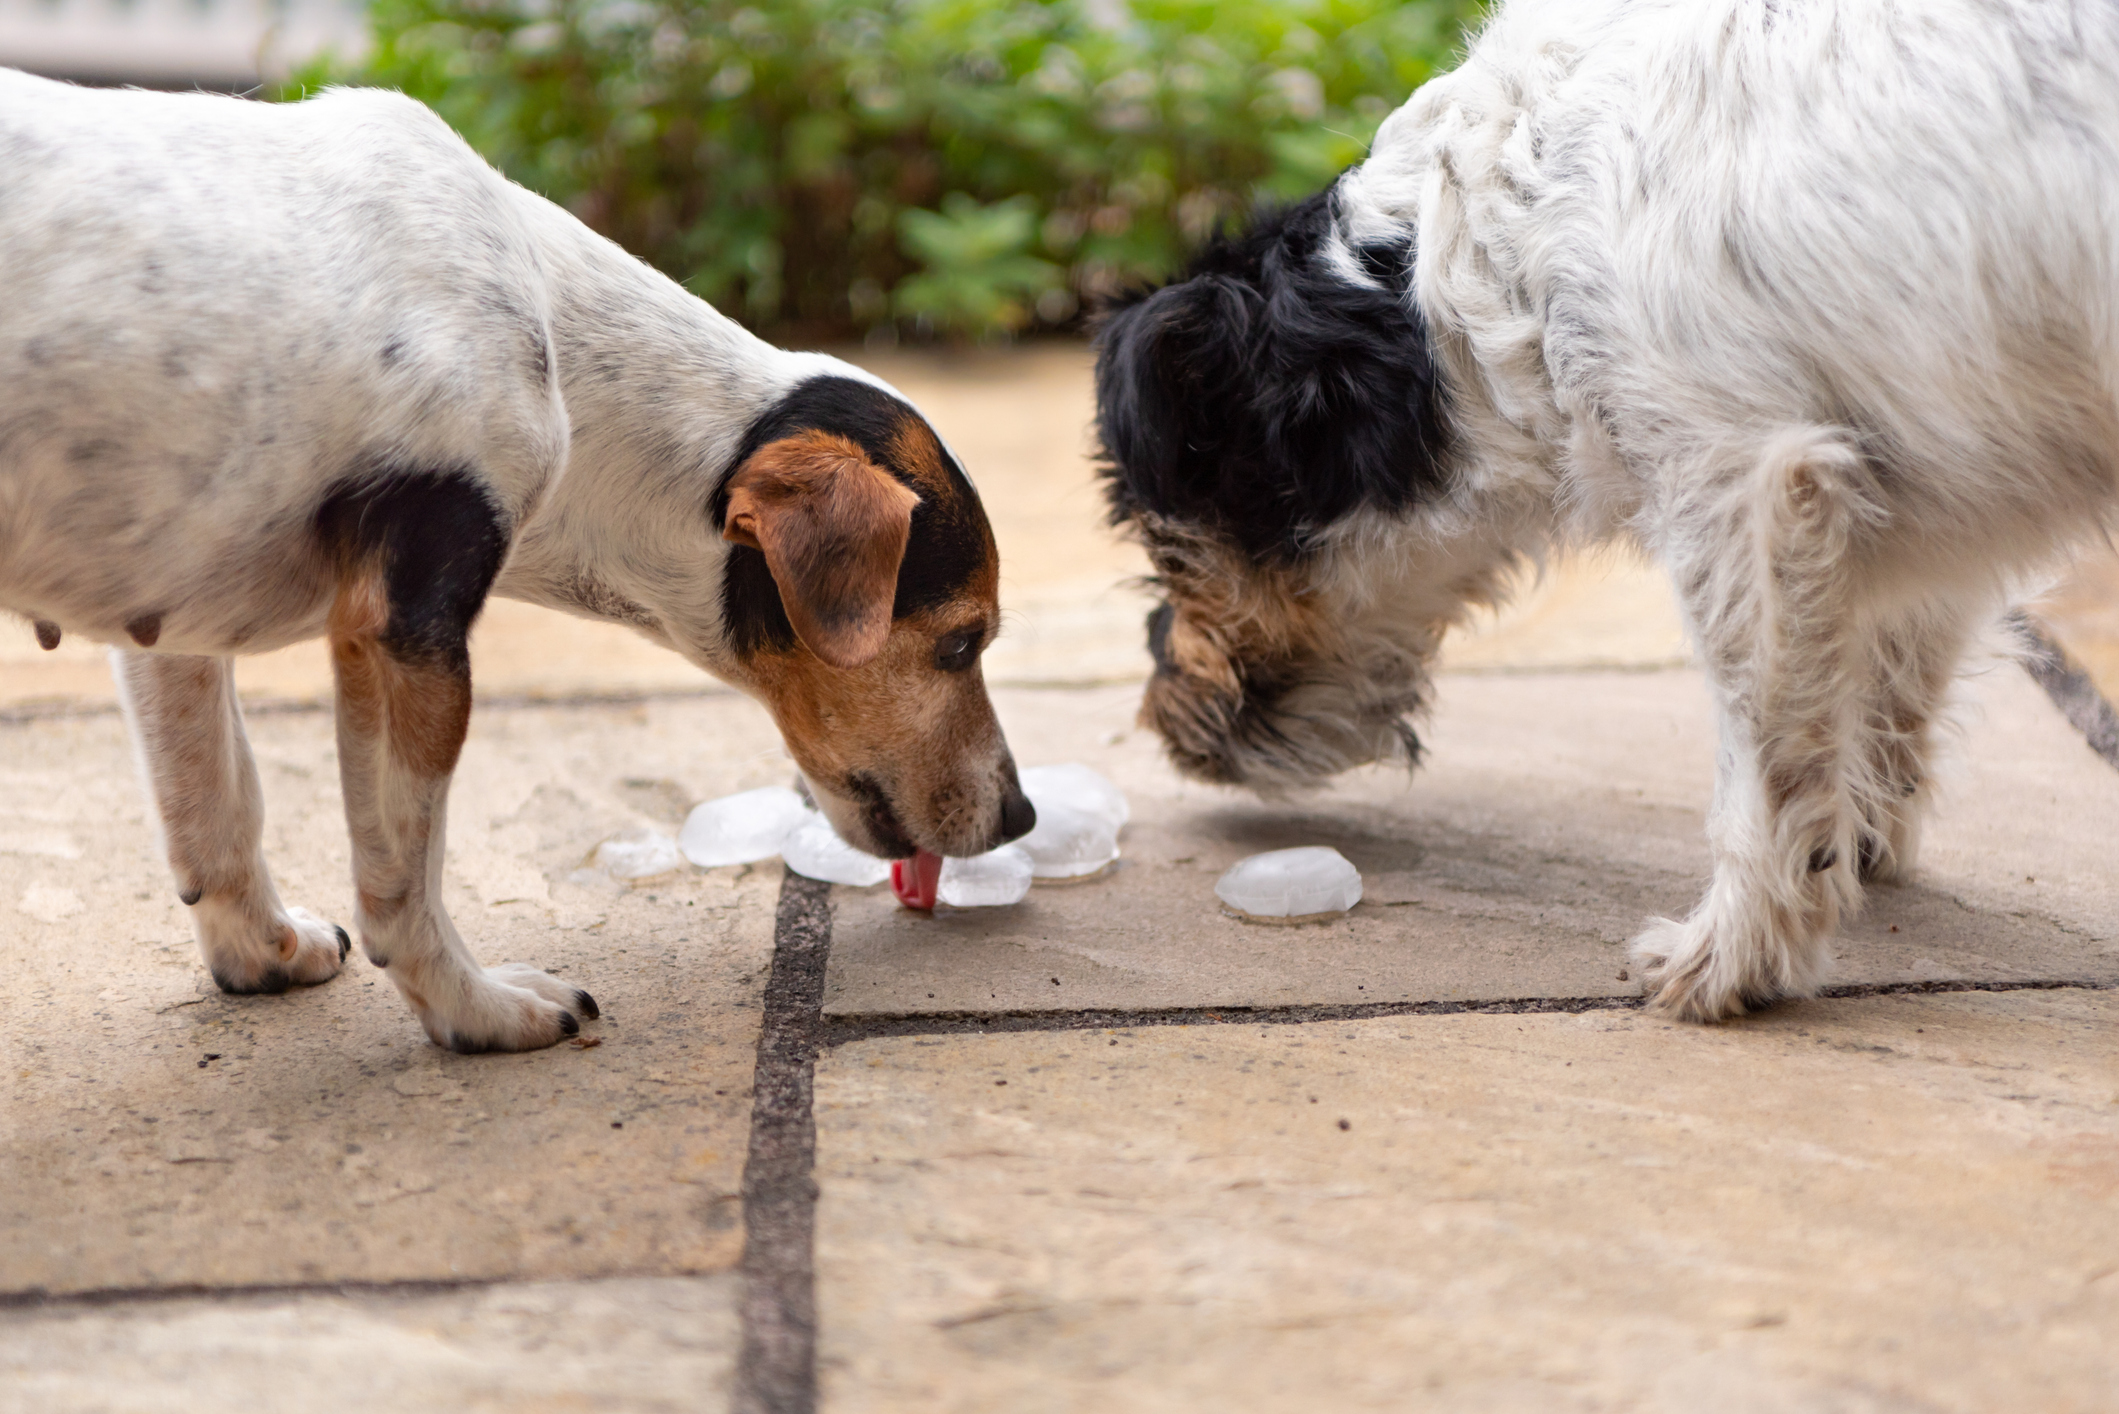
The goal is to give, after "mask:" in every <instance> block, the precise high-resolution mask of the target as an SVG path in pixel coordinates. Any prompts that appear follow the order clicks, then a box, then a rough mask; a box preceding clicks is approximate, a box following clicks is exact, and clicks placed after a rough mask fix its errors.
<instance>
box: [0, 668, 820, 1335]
mask: <svg viewBox="0 0 2119 1414" xmlns="http://www.w3.org/2000/svg"><path fill="white" fill-rule="evenodd" d="M251 732H252V737H253V741H254V743H255V746H256V750H257V755H258V758H259V761H260V771H261V775H262V778H263V783H264V789H265V795H266V801H267V818H268V825H267V836H266V850H267V856H268V859H269V860H270V862H271V864H272V866H273V868H274V870H275V873H276V875H277V877H278V879H279V882H280V887H281V891H282V894H283V896H284V897H286V898H287V899H288V900H289V901H290V902H301V903H304V904H306V905H308V906H309V907H312V908H315V909H316V910H317V911H319V912H321V913H324V914H325V915H326V916H329V917H336V918H339V919H345V918H346V917H348V916H349V913H350V902H351V900H350V894H351V887H350V881H349V879H348V865H347V846H346V840H345V826H344V822H343V819H342V817H341V815H340V804H339V796H338V778H337V771H336V768H335V765H334V759H333V752H332V742H331V733H332V728H331V721H330V718H329V717H328V716H327V715H325V714H322V713H302V714H277V715H268V716H263V717H258V718H255V719H253V721H252V722H251ZM0 763H4V764H0V962H4V964H5V966H6V968H7V971H8V975H9V985H8V987H7V988H6V989H5V990H4V992H0V1020H4V1022H5V1032H6V1035H7V1038H8V1040H7V1050H6V1054H7V1059H6V1072H7V1083H6V1085H5V1086H4V1087H0V1172H4V1173H5V1174H6V1175H7V1181H6V1183H5V1184H0V1293H4V1292H21V1291H25V1290H38V1289H41V1290H45V1291H50V1292H68V1291H84V1290H97V1289H106V1288H139V1287H164V1286H183V1285H190V1284H200V1285H211V1286H224V1285H247V1284H259V1283H289V1282H299V1283H313V1282H327V1281H340V1280H359V1281H369V1282H374V1281H399V1280H408V1279H437V1278H438V1279H448V1278H502V1277H549V1276H562V1275H566V1276H577V1275H600V1274H612V1273H632V1274H654V1273H682V1272H697V1271H707V1270H714V1269H718V1268H723V1267H727V1266H729V1265H731V1264H732V1263H733V1262H734V1261H735V1260H736V1257H737V1255H738V1250H739V1247H740V1240H741V1239H740V1233H741V1226H740V1219H741V1214H740V1211H739V1204H738V1202H737V1198H736V1195H737V1192H738V1185H739V1178H740V1172H741V1167H742V1162H743V1155H744V1150H745V1143H746V1133H747V1128H746V1126H747V1120H748V1116H749V1110H750V1080H751V1070H752V1064H753V1052H754V1047H755V1044H756V1036H757V1024H758V995H759V992H760V989H761V987H762V985H763V977H764V974H765V970H766V967H767V964H768V961H769V957H770V953H771V946H772V937H771V930H772V910H773V906H774V900H775V896H776V892H777V887H778V880H779V868H778V866H777V865H774V866H771V867H769V868H764V869H756V870H750V871H747V872H745V871H737V870H721V871H715V872H712V873H701V872H699V871H696V870H689V869H688V870H687V871H686V872H684V873H683V874H680V875H677V876H673V877H671V878H668V879H665V880H662V881H657V882H650V883H647V884H644V885H641V886H638V887H634V888H630V889H628V888H623V887H620V886H618V885H616V884H612V883H609V882H607V881H603V882H599V881H597V880H596V878H595V877H594V876H590V878H589V882H586V883H583V882H576V881H575V876H576V871H577V870H578V869H579V868H580V866H581V864H582V863H583V862H584V859H585V856H586V855H587V854H588V853H589V852H590V851H591V850H592V849H593V847H594V846H595V844H596V843H597V842H598V841H599V840H602V839H605V838H608V837H610V836H611V835H612V834H614V833H617V832H618V831H620V830H622V829H625V828H628V827H633V826H637V825H639V824H641V823H656V824H659V825H661V826H662V827H664V828H671V827H673V826H674V824H675V823H676V821H677V820H679V819H681V818H682V815H683V812H684V809H685V807H686V806H687V805H688V804H689V803H690V802H691V801H693V800H696V799H699V798H701V797H704V796H708V795H715V794H721V793H724V792H727V791H732V790H738V789H743V788H747V787H749V786H753V785H759V784H764V783H766V782H781V781H785V780H786V779H787V778H788V774H789V766H788V764H787V762H786V760H785V758H784V756H782V755H781V753H780V748H779V745H778V741H777V738H776V737H775V736H774V734H773V731H772V727H771V724H770V722H769V721H767V720H766V719H765V717H764V714H763V713H762V712H759V711H758V710H757V709H756V708H754V707H752V706H750V705H749V704H748V703H745V702H742V701H740V700H738V699H733V698H719V699H694V700H689V701H681V702H655V703H647V704H642V705H639V706H635V707H600V708H567V709H560V708H537V709H516V710H512V711H508V710H484V711H480V712H478V713H475V714H474V717H473V724H472V731H471V739H470V742H469V744H468V745H467V747H466V749H465V753H464V759H463V767H462V770H461V772H460V773H459V776H458V778H457V784H456V788H455V792H454V795H453V797H452V801H451V807H450V827H451V828H450V855H449V863H448V873H447V880H446V897H447V900H448V903H449V907H450V909H451V911H452V913H453V915H454V917H455V918H456V919H457V920H458V923H459V926H460V927H461V928H462V930H463V932H464V934H465V936H466V938H467V939H468V940H469V941H470V943H471V946H472V949H473V951H474V952H476V953H478V954H479V955H480V956H482V957H483V958H485V959H486V960H487V961H489V962H500V961H507V960H518V961H525V962H531V963H534V964H536V965H539V966H543V967H547V968H550V969H552V970H554V971H556V972H558V973H560V974H561V975H564V976H566V977H567V978H569V979H571V980H574V981H577V982H579V983H580V984H581V985H583V986H585V987H587V988H588V989H589V990H590V991H592V992H593V993H594V994H595V995H596V996H597V998H598V999H599V1000H600V1002H601V1003H602V1005H603V1008H604V1011H605V1017H606V1019H605V1020H604V1021H603V1022H601V1023H591V1024H590V1025H589V1026H588V1027H587V1028H586V1029H587V1032H588V1034H589V1035H591V1036H593V1037H595V1038H597V1039H598V1040H599V1041H600V1044H598V1045H597V1046H595V1047H594V1048H593V1049H578V1048H576V1047H574V1046H572V1045H562V1046H560V1047H557V1048H555V1049H553V1050H550V1051H544V1052H537V1053H532V1054H527V1055H518V1056H457V1055H453V1054H450V1053H448V1052H445V1051H442V1050H440V1049H438V1048H436V1047H434V1046H433V1045H431V1044H430V1043H429V1042H428V1041H427V1039H426V1036H425V1034H424V1033H423V1032H422V1031H421V1030H420V1029H419V1026H418V1024H417V1023H416V1022H415V1021H414V1019H413V1018H412V1016H411V1013H410V1012H409V1010H408V1009H407V1008H406V1007H405V1005H404V1004H403V1003H402V1002H401V1001H400V1000H399V998H398V997H397V995H396V991H395V989H394V988H392V987H391V986H390V985H389V984H388V983H387V981H386V980H385V979H384V978H383V977H382V975H381V974H380V973H379V972H377V971H376V970H375V969H374V968H373V967H371V966H369V965H368V963H367V962H366V961H365V960H364V959H363V958H362V956H361V955H360V953H359V952H358V951H356V952H355V954H354V956H353V958H352V959H351V960H350V961H349V963H348V967H347V970H346V971H345V972H344V973H343V974H341V975H340V976H339V977H338V978H336V979H335V980H333V981H331V982H329V983H326V984H324V985H323V986H321V987H316V988H310V989H302V990H298V991H296V992H293V993H290V994H288V995H285V996H281V997H227V996H223V995H222V994H220V993H219V992H218V991H216V990H214V988H213V986H212V983H211V981H210V980H209V979H208V978H207V976H206V974H205V969H204V966H203V964H202V963H201V962H200V960H199V956H198V952H197V948H196V945H195V943H194V942H193V940H192V936H191V931H190V927H189V925H188V923H187V921H186V919H185V917H184V915H183V910H182V908H181V906H180V905H179V904H178V903H177V902H176V899H175V897H174V894H173V890H172V887H171V885H170V883H169V879H168V875H167V872H166V870H165V867H164V865H163V864H162V862H161V860H160V859H159V857H158V854H157V850H156V847H155V842H154V837H153V831H152V829H151V828H150V825H149V822H148V818H147V816H148V811H147V806H146V801H145V798H144V796H143V794H142V792H141V790H140V788H139V786H138V785H137V784H136V782H135V779H134V773H133V767H132V762H131V756H130V751H129V749H128V748H127V746H126V743H125V738H124V729H123V726H122V724H121V723H120V722H119V720H118V719H117V718H115V717H111V716H103V717H90V718H71V719H60V720H42V721H34V722H28V723H18V724H15V725H11V726H5V727H0ZM621 1126H622V1127H621Z"/></svg>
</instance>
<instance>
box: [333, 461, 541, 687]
mask: <svg viewBox="0 0 2119 1414" xmlns="http://www.w3.org/2000/svg"><path fill="white" fill-rule="evenodd" d="M316 533H317V538H318V539H319V540H321V541H322V542H323V543H324V545H325V546H326V547H327V548H328V549H329V550H330V551H331V552H332V553H334V554H335V555H336V556H338V557H339V558H340V560H341V562H342V563H343V564H345V565H346V566H348V567H349V568H350V567H352V566H354V565H358V564H360V563H362V562H364V561H367V560H369V559H370V558H379V559H380V561H381V565H382V573H383V586H384V593H385V595H386V596H387V598H388V600H389V605H390V624H389V627H388V628H387V629H385V630H384V632H383V635H382V639H381V642H382V645H383V647H384V648H385V649H387V650H389V652H390V653H392V654H393V655H395V656H396V657H398V658H400V659H403V660H406V661H421V662H430V663H434V664H436V665H438V666H442V667H446V668H449V669H451V670H455V671H463V672H468V671H469V670H470V653H469V649H468V648H467V646H466V639H467V638H468V637H469V635H470V631H471V621H472V620H473V619H475V618H477V617H478V611H479V610H480V609H481V608H483V607H484V606H485V602H486V591H487V590H488V589H490V588H491V587H492V585H493V578H494V576H495V575H497V574H499V573H500V563H501V561H502V559H504V558H505V557H506V555H507V552H508V536H507V532H506V530H505V528H504V526H503V522H502V520H501V516H500V513H499V511H497V510H496V509H495V508H494V505H493V502H492V499H491V498H490V497H489V496H488V495H487V494H486V492H485V490H484V489H483V488H482V487H481V486H480V485H479V483H478V481H477V480H476V479H475V478H473V477H472V476H471V475H470V474H469V473H468V472H463V471H455V470H436V471H412V470H397V469H386V470H382V471H380V472H377V471H369V472H366V473H364V474H361V475H358V476H355V477H349V478H347V479H345V480H343V481H340V482H337V483H335V484H334V485H333V486H332V487H331V489H330V490H329V491H328V492H327V493H326V495H325V497H324V502H323V504H322V506H320V507H319V508H318V509H317V513H316Z"/></svg>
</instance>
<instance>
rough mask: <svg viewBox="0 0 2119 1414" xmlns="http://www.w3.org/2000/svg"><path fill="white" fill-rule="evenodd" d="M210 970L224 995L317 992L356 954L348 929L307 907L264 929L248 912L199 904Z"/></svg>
mask: <svg viewBox="0 0 2119 1414" xmlns="http://www.w3.org/2000/svg"><path fill="white" fill-rule="evenodd" d="M196 908H197V910H198V923H199V933H200V937H201V941H202V943H203V944H204V947H205V951H206V965H207V967H208V968H209V969H210V970H211V971H212V973H213V980H214V983H215V984H216V985H217V986H219V987H220V989H221V990H222V991H224V992H233V993H235V994H237V995H248V994H253V993H259V992H267V993H270V992H284V991H286V990H287V989H288V988H289V987H313V986H315V985H316V984H317V983H319V982H328V981H330V980H331V979H332V978H334V977H336V976H338V973H339V969H340V968H341V967H343V966H344V965H345V962H346V954H347V953H349V952H351V951H352V950H353V941H352V939H350V938H348V937H347V936H346V930H345V929H343V928H341V927H339V926H338V925H337V924H335V923H332V922H329V921H328V920H326V919H322V918H319V917H317V916H316V915H315V914H314V913H311V912H310V911H309V910H308V909H306V908H290V909H288V910H287V911H286V913H285V914H283V915H279V916H275V917H274V918H272V919H271V920H270V921H269V922H267V923H266V924H264V925H263V927H262V928H261V927H260V926H259V925H258V924H257V923H255V922H254V921H252V919H251V918H250V917H246V916H245V914H244V912H243V911H242V910H239V909H234V908H220V907H216V906H215V900H213V899H210V898H209V899H202V900H200V902H199V903H198V904H197V905H196Z"/></svg>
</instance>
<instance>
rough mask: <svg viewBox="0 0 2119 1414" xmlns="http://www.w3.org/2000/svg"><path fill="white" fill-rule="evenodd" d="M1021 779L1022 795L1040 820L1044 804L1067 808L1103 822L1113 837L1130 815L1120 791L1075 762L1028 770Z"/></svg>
mask: <svg viewBox="0 0 2119 1414" xmlns="http://www.w3.org/2000/svg"><path fill="white" fill-rule="evenodd" d="M1021 779H1022V783H1023V794H1025V795H1027V796H1029V797H1030V803H1031V804H1032V805H1035V806H1036V807H1037V811H1038V814H1039V815H1040V816H1042V815H1043V814H1044V813H1045V806H1046V804H1047V803H1048V802H1049V803H1050V804H1053V805H1065V806H1070V807H1072V808H1073V809H1075V810H1079V811H1081V812H1082V813H1083V814H1085V815H1093V816H1095V817H1096V818H1097V819H1100V820H1103V821H1105V822H1106V823H1108V824H1109V825H1110V826H1111V833H1112V834H1113V835H1114V836H1115V835H1117V833H1118V831H1119V827H1120V826H1122V825H1124V824H1125V823H1126V821H1127V820H1128V819H1130V818H1131V817H1132V814H1133V812H1132V810H1131V809H1129V808H1128V807H1127V805H1126V795H1125V792H1124V791H1121V790H1120V789H1119V788H1118V787H1117V786H1115V785H1112V784H1111V782H1109V781H1108V780H1105V779H1104V778H1103V777H1102V776H1100V775H1098V774H1097V773H1096V772H1094V771H1092V770H1090V769H1089V768H1088V767H1087V766H1084V765H1082V764H1081V763H1080V762H1078V761H1069V762H1068V763H1067V764H1066V765H1064V766H1032V767H1030V768H1029V769H1028V770H1026V771H1024V772H1023V773H1022V778H1021Z"/></svg>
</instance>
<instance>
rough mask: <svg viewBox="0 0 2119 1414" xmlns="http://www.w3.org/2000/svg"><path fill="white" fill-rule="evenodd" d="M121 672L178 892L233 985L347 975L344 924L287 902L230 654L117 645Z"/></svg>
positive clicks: (217, 976) (251, 987) (220, 975)
mask: <svg viewBox="0 0 2119 1414" xmlns="http://www.w3.org/2000/svg"><path fill="white" fill-rule="evenodd" d="M111 658H112V662H111V669H112V673H113V675H114V676H115V677H116V678H117V681H118V690H119V700H120V701H121V702H123V704H124V707H125V717H126V721H127V723H128V725H130V727H131V728H132V738H133V742H134V745H135V746H136V747H137V748H138V750H139V757H140V769H141V775H142V778H143V779H144V780H145V782H146V784H147V788H148V791H149V793H150V794H151V795H152V796H153V797H154V803H155V808H156V809H157V811H158V812H159V813H160V815H161V821H162V842H163V845H164V847H165V848H166V850H167V851H168V854H169V867H170V869H171V871H172V872H173V873H174V874H175V875H176V883H177V893H178V896H179V897H181V898H182V899H183V900H184V902H185V903H186V904H189V905H190V907H191V922H192V926H193V928H195V929H196V930H197V932H198V935H199V948H200V950H201V951H202V952H204V953H205V955H206V966H207V967H208V968H209V969H210V970H211V971H212V973H213V980H214V981H215V982H217V983H219V984H220V987H221V990H222V991H224V992H284V991H286V990H287V988H288V987H290V986H292V985H295V984H297V983H301V984H307V983H312V982H323V981H326V980H328V979H330V978H332V977H335V976H337V975H338V970H339V965H340V964H341V963H343V962H344V961H345V959H346V952H347V949H348V946H349V944H348V942H347V939H346V933H345V930H344V929H342V928H338V927H335V926H333V925H332V924H330V923H327V922H325V921H324V920H323V919H321V918H318V917H316V916H315V915H314V914H312V913H310V912H308V911H307V910H306V909H300V908H288V907H286V906H284V905H283V904H281V902H280V896H279V892H278V891H277V890H276V889H274V888H273V886H272V876H271V874H270V873H268V872H267V871H266V868H265V852H264V848H263V839H264V832H265V800H264V795H263V793H262V792H261V791H260V790H259V788H258V773H257V765H256V763H255V762H254V761H252V760H251V756H250V741H249V739H248V737H246V736H245V735H244V733H243V714H242V710H241V708H240V707H238V706H237V703H236V695H235V675H234V667H235V665H234V663H233V662H232V661H231V660H229V659H227V658H192V657H178V656H175V655H172V654H166V653H134V652H126V651H118V652H114V653H113V654H112V655H111Z"/></svg>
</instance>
